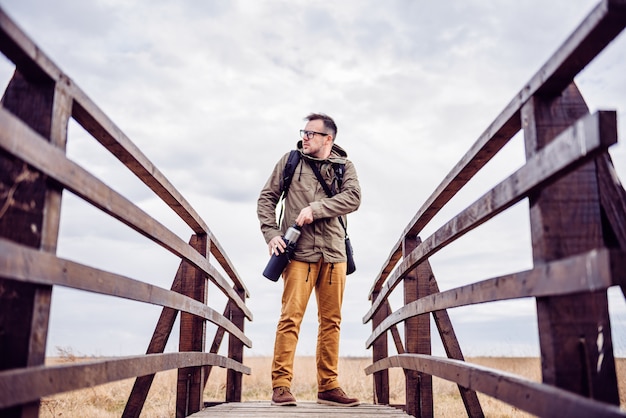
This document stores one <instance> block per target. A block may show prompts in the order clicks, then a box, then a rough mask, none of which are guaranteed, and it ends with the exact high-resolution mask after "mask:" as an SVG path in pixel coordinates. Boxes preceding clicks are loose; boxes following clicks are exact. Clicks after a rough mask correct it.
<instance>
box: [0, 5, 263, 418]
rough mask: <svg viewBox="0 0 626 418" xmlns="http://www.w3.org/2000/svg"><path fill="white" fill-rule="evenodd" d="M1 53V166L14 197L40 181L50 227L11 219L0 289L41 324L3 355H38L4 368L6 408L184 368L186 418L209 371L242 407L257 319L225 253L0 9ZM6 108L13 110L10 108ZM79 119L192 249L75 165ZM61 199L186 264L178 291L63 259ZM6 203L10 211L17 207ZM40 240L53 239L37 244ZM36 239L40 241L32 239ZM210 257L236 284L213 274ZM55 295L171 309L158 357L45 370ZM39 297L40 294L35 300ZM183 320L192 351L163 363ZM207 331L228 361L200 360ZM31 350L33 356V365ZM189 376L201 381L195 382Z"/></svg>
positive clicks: (144, 385)
mask: <svg viewBox="0 0 626 418" xmlns="http://www.w3.org/2000/svg"><path fill="white" fill-rule="evenodd" d="M0 51H1V52H2V53H3V54H4V55H5V56H6V57H7V58H8V59H9V60H11V61H12V62H13V63H14V64H15V67H16V71H15V74H14V77H13V79H12V80H11V83H10V84H9V87H8V88H7V92H8V94H5V97H4V98H3V105H5V106H6V107H0V126H1V127H2V128H1V129H0V151H2V152H0V159H2V162H3V164H5V163H6V166H7V167H9V168H10V171H9V172H7V175H6V176H5V177H6V178H3V182H7V183H11V182H14V184H10V187H13V188H17V187H18V186H19V183H20V182H21V181H22V180H21V177H20V176H21V174H20V170H22V172H23V174H24V175H25V176H27V177H28V178H29V179H30V178H33V179H38V180H37V181H38V183H37V185H38V187H35V188H33V191H30V193H31V194H30V195H29V199H30V201H32V202H37V205H38V206H37V207H36V208H34V209H35V211H34V213H35V214H37V215H41V219H43V220H41V219H36V220H35V221H33V223H30V224H29V223H28V222H26V221H24V220H23V219H22V218H21V217H20V216H18V215H16V214H15V213H14V211H12V212H10V214H9V216H7V217H5V218H4V219H3V224H2V226H3V228H4V229H3V231H2V237H0V280H1V281H3V284H4V285H5V286H9V287H11V289H15V292H16V293H20V292H22V290H23V289H25V290H27V291H24V292H22V293H23V294H20V296H19V298H20V300H19V304H20V306H21V308H20V314H24V315H29V314H33V315H34V316H37V318H34V319H33V321H32V324H22V322H15V323H16V325H15V326H13V328H11V329H10V330H9V331H10V333H11V334H12V335H13V334H15V335H16V336H18V338H15V339H14V341H15V344H11V345H10V346H6V347H2V348H3V350H2V351H3V354H4V353H5V352H7V353H8V352H9V351H11V353H14V352H16V351H19V350H24V351H29V353H28V354H27V355H26V356H25V358H26V359H27V360H26V361H22V357H21V356H20V358H19V359H13V357H11V360H10V361H9V362H8V363H6V362H5V363H6V364H5V363H3V369H10V370H4V371H0V409H2V410H4V408H7V407H12V406H18V407H19V408H17V409H15V410H14V411H17V412H19V411H18V409H20V410H21V408H26V409H28V411H29V413H31V412H33V411H36V408H37V403H36V402H37V401H38V400H39V399H40V398H41V397H42V396H48V395H53V394H56V393H60V392H63V391H67V390H74V389H80V388H85V387H89V386H93V385H98V384H102V383H108V382H111V381H114V380H119V379H124V378H129V377H137V376H143V377H148V376H149V375H151V374H152V375H153V374H154V373H156V372H159V371H163V370H168V369H173V368H178V369H179V379H178V382H177V385H178V387H177V390H176V392H177V411H187V412H194V411H197V410H198V409H199V408H200V407H201V405H202V388H203V387H204V380H205V379H207V378H208V374H206V375H205V374H204V372H205V371H209V370H210V368H208V367H207V366H219V367H226V368H228V369H229V371H228V376H227V379H226V385H227V386H228V388H227V393H228V395H227V398H228V399H227V400H229V401H236V400H239V399H240V398H241V373H247V374H249V373H250V369H249V368H248V367H246V366H244V365H243V364H242V363H241V361H242V360H243V346H244V345H245V346H247V347H251V346H252V341H251V340H250V339H249V338H248V337H247V336H246V335H245V333H244V322H245V319H246V318H247V319H248V320H252V318H253V315H252V312H251V310H250V309H249V308H248V307H247V306H246V304H245V300H246V298H247V297H249V291H248V289H247V288H246V286H245V284H244V282H243V280H242V279H241V277H240V276H239V274H238V273H237V271H236V269H235V267H234V265H233V263H232V262H231V260H230V259H229V257H228V256H227V254H226V252H225V250H224V248H223V247H222V246H221V244H220V243H219V241H218V240H217V238H216V237H215V236H214V235H213V233H212V232H211V231H210V230H209V228H208V226H207V224H206V223H205V221H204V220H203V219H202V218H201V217H200V215H199V214H198V212H197V211H196V210H195V209H194V208H193V207H192V206H191V205H190V204H189V202H188V201H187V200H186V199H185V198H184V197H183V196H182V194H181V193H180V192H179V191H178V190H177V189H176V188H175V187H174V186H173V185H172V184H171V183H170V181H169V180H168V179H167V178H166V177H165V176H164V175H163V173H162V172H161V171H160V170H159V169H158V168H157V167H156V166H155V165H154V164H153V163H152V162H151V161H150V160H149V159H148V158H147V157H146V156H145V155H144V153H143V152H142V151H141V150H140V149H139V148H138V147H137V146H136V145H135V144H134V143H133V142H132V141H131V140H130V139H129V138H128V137H127V136H126V135H125V134H124V132H122V130H121V129H119V128H118V126H117V125H116V124H115V123H114V122H113V121H112V120H111V119H110V118H109V117H108V116H107V115H106V114H105V113H104V112H103V111H102V110H101V109H100V108H99V107H98V106H97V105H96V104H95V103H94V102H93V101H92V100H91V98H90V97H89V96H88V95H87V94H86V93H85V92H84V91H82V90H81V89H80V88H79V87H78V85H76V84H75V83H74V82H73V81H72V79H71V78H70V77H68V76H67V75H66V74H64V73H63V72H62V71H61V70H60V69H59V67H57V66H56V65H55V64H54V63H53V62H52V60H51V59H49V58H48V56H47V55H46V54H45V53H44V52H43V51H41V50H40V49H39V47H38V46H37V45H36V44H35V43H34V42H33V41H32V40H31V39H30V38H29V37H28V36H27V35H26V34H25V33H24V32H23V31H22V30H21V29H20V28H19V27H18V26H17V25H16V24H15V23H14V22H13V21H12V20H11V19H10V18H9V17H8V16H7V15H6V14H5V13H4V11H3V10H2V8H0ZM7 97H9V99H8V100H7V101H4V99H5V98H7ZM33 98H35V99H33ZM38 101H39V102H38ZM33 103H35V104H36V105H38V104H41V103H45V105H42V106H36V105H33ZM48 112H49V113H48ZM70 118H74V120H75V121H76V122H77V123H78V124H79V125H80V126H82V128H84V129H85V131H86V132H87V133H89V134H90V135H91V136H93V138H94V139H95V140H97V141H98V142H99V143H100V144H102V145H103V146H104V148H105V149H106V150H107V151H108V152H110V153H111V154H113V155H114V156H115V157H116V158H117V159H118V160H119V161H120V162H121V163H122V164H123V165H124V166H125V167H127V168H128V169H129V171H131V172H132V173H133V174H134V175H135V176H137V177H138V178H139V179H140V180H141V181H142V182H143V183H144V184H145V185H146V186H148V188H149V189H150V190H151V191H153V192H154V193H155V194H156V196H157V197H158V198H160V199H161V200H162V201H163V202H164V203H165V204H166V205H168V206H169V207H170V209H172V210H173V211H174V212H175V213H176V214H177V215H178V216H179V217H180V218H181V219H182V220H183V221H184V222H185V223H186V224H187V225H188V226H189V227H190V228H191V230H192V231H193V233H194V235H192V237H191V239H190V242H189V243H187V242H185V241H184V240H183V239H181V238H180V237H179V236H178V235H177V234H175V233H174V232H173V231H171V230H170V229H168V228H167V227H166V226H164V225H163V224H161V223H160V222H159V221H158V220H156V219H155V218H152V217H151V216H149V215H148V214H147V213H146V212H144V211H143V210H142V209H141V208H139V207H138V206H137V205H136V204H135V203H133V202H131V201H130V200H128V199H126V198H125V197H124V196H122V195H121V194H120V193H118V192H117V191H115V190H113V189H112V188H110V187H108V186H107V185H106V184H104V182H102V181H101V180H100V179H98V178H97V177H96V176H94V175H92V174H91V173H90V172H89V171H88V170H86V169H84V168H83V167H81V166H80V165H79V164H77V163H75V162H74V161H72V160H71V159H69V158H68V157H67V156H66V154H65V143H66V141H67V126H68V122H69V119H70ZM63 190H68V191H70V192H72V193H74V194H75V195H76V196H78V197H79V198H81V199H83V200H84V201H86V202H88V203H90V204H92V205H93V206H95V207H96V208H98V209H99V210H100V211H102V212H104V213H106V214H108V215H110V216H112V217H114V218H115V219H117V220H119V221H120V222H122V223H124V224H125V225H127V226H129V227H130V228H132V229H133V230H135V231H136V232H138V233H140V234H142V235H144V236H145V237H147V238H148V239H150V240H152V241H153V242H154V243H156V244H158V245H160V246H161V247H163V248H165V249H166V250H167V251H169V252H171V253H172V254H174V255H176V256H177V257H179V258H180V259H181V263H180V266H179V270H178V272H177V275H176V278H175V279H174V284H173V285H172V289H170V290H167V289H163V288H160V287H158V286H154V285H151V284H148V283H145V282H142V281H139V280H135V279H132V278H129V277H124V276H121V275H118V274H114V273H111V272H108V271H103V270H99V269H95V268H92V267H89V266H86V265H82V264H79V263H76V262H72V261H69V260H64V259H61V258H58V257H56V255H55V253H56V241H57V239H58V230H59V228H58V226H59V218H60V210H61V192H62V191H63ZM42 196H43V198H42ZM7 202H8V206H7V207H10V206H11V202H9V201H7ZM33 204H34V203H33ZM39 230H44V233H42V234H41V235H37V234H38V233H39ZM29 231H34V232H33V234H32V235H33V236H34V238H32V237H31V235H29V234H30V233H31V232H29ZM35 232H36V233H37V234H35ZM41 236H43V237H44V239H43V240H41V239H40V237H41ZM7 238H8V239H7ZM12 239H15V241H12ZM41 250H43V251H41ZM209 254H211V255H212V256H213V258H214V260H215V261H216V262H217V263H218V264H219V265H220V267H221V268H222V270H223V271H224V272H225V274H226V276H227V277H223V273H220V271H218V270H217V269H216V267H214V265H213V264H211V262H210V260H209ZM211 261H213V260H211ZM207 278H208V279H209V280H210V281H211V282H212V283H214V284H215V285H216V286H217V288H219V289H220V291H221V292H223V293H224V294H225V295H226V296H227V298H228V300H227V307H226V310H225V314H224V315H221V314H220V313H218V312H217V311H215V310H214V309H212V308H210V307H209V306H208V305H207V304H206V286H207V281H206V279H207ZM229 279H230V281H232V283H231V282H230V281H229ZM53 286H65V287H71V288H75V289H80V290H83V291H88V292H93V293H100V294H105V295H111V296H114V297H120V298H125V299H129V300H134V301H139V302H145V303H150V304H155V305H159V306H162V307H163V313H162V315H161V318H160V319H159V321H158V322H157V328H156V329H155V332H154V335H153V341H152V342H151V345H150V346H149V347H148V351H150V353H148V354H147V355H146V356H138V357H128V358H117V359H109V360H102V361H97V362H91V363H81V364H77V365H72V366H59V367H56V366H53V367H46V366H43V361H44V358H45V335H46V334H47V326H48V321H47V315H49V310H50V303H51V294H52V288H53ZM30 290H33V292H32V293H29V291H30ZM39 292H42V293H39ZM5 299H6V298H5ZM7 306H8V305H6V306H5V307H4V311H5V312H7V315H11V314H14V313H12V312H9V309H8V308H7ZM5 312H2V313H3V315H4V314H5ZM178 313H181V315H180V317H181V320H180V328H181V332H180V340H179V349H180V350H182V351H183V352H181V353H171V354H158V353H157V352H158V351H163V349H164V347H165V343H166V341H167V338H168V337H169V333H170V332H171V330H172V327H173V325H174V321H175V318H176V316H177V315H178ZM206 321H209V322H211V323H213V324H215V325H217V330H216V341H217V340H218V339H219V340H220V341H221V339H222V336H223V335H224V333H225V332H228V333H229V335H230V336H231V339H230V340H229V350H228V351H229V352H228V357H223V356H219V355H217V354H216V352H217V347H211V350H212V351H213V352H211V353H204V352H203V351H204V347H205V342H204V340H205V337H206V336H205V326H206V324H205V322H206ZM42 336H43V338H42ZM30 341H34V344H35V345H36V347H34V350H32V351H33V353H32V355H31V353H30V351H31V349H32V347H33V346H32V345H29V344H30ZM192 374H193V375H194V376H202V377H203V378H202V379H197V378H195V377H194V378H190V377H189V376H192ZM150 381H151V379H150V378H148V379H144V380H142V381H141V382H140V383H139V385H138V387H137V388H136V389H137V390H133V393H132V394H131V398H132V399H129V402H128V404H127V408H126V409H125V411H124V416H128V417H130V416H139V414H140V413H141V408H142V405H143V401H144V400H145V396H146V395H147V392H148V390H149V385H150ZM186 383H190V384H189V385H187V384H186ZM142 398H143V399H142ZM28 403H29V404H28ZM25 404H28V405H25ZM11 413H13V411H12V412H11ZM185 413H186V412H185Z"/></svg>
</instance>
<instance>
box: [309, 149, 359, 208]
mask: <svg viewBox="0 0 626 418" xmlns="http://www.w3.org/2000/svg"><path fill="white" fill-rule="evenodd" d="M310 205H311V209H313V218H314V219H321V218H333V217H336V216H343V215H347V214H348V213H351V212H354V211H355V210H357V209H358V208H359V206H360V205H361V186H360V185H359V179H358V176H357V173H356V169H355V168H354V164H352V162H351V161H350V160H346V166H345V173H344V177H343V182H342V184H341V189H340V191H339V193H337V194H336V195H334V196H333V197H325V198H323V199H320V200H318V201H315V202H310Z"/></svg>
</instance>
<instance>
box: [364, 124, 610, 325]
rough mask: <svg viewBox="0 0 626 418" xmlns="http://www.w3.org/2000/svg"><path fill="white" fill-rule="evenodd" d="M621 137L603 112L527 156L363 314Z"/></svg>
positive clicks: (406, 263)
mask: <svg viewBox="0 0 626 418" xmlns="http://www.w3.org/2000/svg"><path fill="white" fill-rule="evenodd" d="M616 142H617V122H616V115H615V112H599V113H596V114H594V115H588V116H587V117H584V118H582V119H580V120H579V121H578V122H577V123H576V124H574V125H573V126H571V127H570V128H568V129H567V130H565V131H564V132H562V133H561V134H560V135H559V136H558V137H557V138H556V139H555V140H554V141H553V142H551V143H550V144H549V145H548V146H546V147H545V148H543V149H542V150H541V151H540V152H539V153H537V154H536V155H535V156H534V157H533V158H531V159H529V160H528V161H527V162H526V164H525V165H524V166H522V167H521V168H520V169H519V170H517V171H516V172H515V173H513V174H511V175H510V176H509V177H508V178H506V179H505V180H503V181H502V182H500V183H499V184H498V185H496V186H495V187H493V188H492V189H491V190H490V191H489V192H487V193H486V194H485V195H483V196H482V197H481V198H480V199H478V200H477V201H476V202H474V203H473V204H471V205H470V206H469V207H467V208H466V209H465V210H463V211H462V212H461V213H459V214H458V215H457V216H456V217H454V218H453V219H452V220H450V221H449V222H447V223H446V224H445V225H443V226H442V227H441V228H439V229H438V230H437V231H436V232H435V233H433V234H432V235H431V236H430V237H428V238H426V239H425V240H424V242H423V243H422V244H421V245H420V246H419V247H417V248H416V249H415V250H413V251H412V252H411V253H410V254H408V255H407V256H406V257H405V258H404V260H403V261H402V263H401V264H400V265H399V266H398V267H397V268H396V270H395V271H394V272H393V274H392V275H391V276H390V277H389V280H388V281H387V283H386V284H385V285H384V286H383V287H382V288H381V289H380V290H379V292H380V293H379V294H378V296H377V297H376V299H375V300H374V301H373V303H372V307H371V308H370V310H369V311H368V312H367V314H366V315H365V316H364V318H363V322H364V323H367V322H368V321H369V320H370V319H371V318H372V316H373V315H374V313H375V312H376V310H378V309H379V308H380V306H381V304H382V303H383V301H384V300H385V299H386V298H387V296H388V295H389V293H391V291H392V290H393V289H394V288H395V287H396V286H397V285H398V283H399V282H400V281H401V280H402V279H403V278H404V277H405V276H406V274H407V273H408V272H409V271H411V270H412V269H413V268H414V267H415V266H416V265H417V264H419V263H420V262H421V261H423V260H425V259H427V258H428V257H430V256H432V255H433V254H434V253H435V252H437V251H438V250H439V249H441V248H442V247H444V246H445V245H447V244H448V243H450V242H451V241H453V240H454V239H457V238H459V237H460V236H462V235H464V234H465V233H467V232H469V231H471V230H472V229H474V228H476V227H478V226H479V225H481V224H482V223H484V222H486V221H488V220H489V219H491V218H493V217H494V216H496V215H497V214H499V213H502V212H503V211H504V210H506V209H508V208H509V207H511V206H513V205H514V204H515V203H517V202H519V201H520V200H522V199H523V198H525V197H527V196H528V195H529V194H530V193H532V192H533V191H534V190H535V189H537V188H539V187H541V186H544V185H545V184H546V183H548V182H550V181H554V180H556V179H558V178H560V177H562V176H564V175H566V174H567V173H569V172H571V171H572V170H574V169H575V168H576V167H579V166H580V164H582V163H584V162H586V161H590V160H591V159H593V158H594V157H596V156H597V155H599V154H600V153H601V152H605V151H606V150H607V149H608V147H609V146H611V145H613V144H615V143H616Z"/></svg>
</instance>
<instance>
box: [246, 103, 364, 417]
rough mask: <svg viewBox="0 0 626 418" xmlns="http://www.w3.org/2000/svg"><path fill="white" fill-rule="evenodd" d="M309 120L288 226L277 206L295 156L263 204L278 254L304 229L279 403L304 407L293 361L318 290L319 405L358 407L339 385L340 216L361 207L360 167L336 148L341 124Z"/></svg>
mask: <svg viewBox="0 0 626 418" xmlns="http://www.w3.org/2000/svg"><path fill="white" fill-rule="evenodd" d="M305 120H307V123H306V125H305V127H304V129H303V130H301V131H300V136H301V138H302V140H301V141H299V142H298V145H297V148H298V150H299V151H300V153H301V154H302V157H301V159H300V163H299V164H298V166H297V167H296V171H295V172H294V175H293V179H292V181H291V185H290V187H289V192H288V193H287V197H286V198H285V200H284V217H283V219H282V223H281V226H280V227H279V226H278V224H277V222H276V206H277V205H278V203H279V200H280V195H281V181H282V175H283V169H284V168H285V163H286V162H287V159H288V157H289V153H286V154H285V155H284V156H283V157H282V158H281V159H280V161H278V163H277V164H276V167H275V168H274V171H273V172H272V175H271V176H270V178H269V179H268V181H267V183H266V184H265V187H263V190H262V191H261V194H260V196H259V200H258V206H257V214H258V217H259V221H260V223H261V232H262V233H263V236H264V237H265V241H266V242H267V246H268V249H269V252H270V255H271V254H279V252H284V251H285V248H286V244H285V241H283V239H282V237H281V236H282V235H283V234H284V233H285V231H286V230H287V228H288V227H289V226H290V225H293V224H297V225H299V226H301V235H300V238H299V240H298V242H297V247H296V250H295V252H294V255H293V258H292V260H291V262H290V263H289V264H288V265H287V267H286V268H285V270H284V271H283V295H282V308H281V315H280V319H279V321H278V326H277V328H276V339H275V343H274V360H273V363H272V389H273V395H272V404H273V405H296V399H295V397H294V396H293V395H292V394H291V390H290V389H291V380H292V378H293V361H294V356H295V352H296V344H297V343H298V334H299V331H300V324H301V323H302V318H303V316H304V312H305V310H306V306H307V303H308V300H309V298H310V296H311V292H312V291H313V289H315V296H316V300H317V308H318V323H319V328H318V333H317V354H316V361H317V386H318V394H317V402H318V403H323V404H329V405H336V406H355V405H358V404H359V400H358V399H356V398H350V397H348V396H347V395H346V394H345V392H344V391H343V390H342V389H341V387H340V385H339V382H338V380H337V374H338V372H337V366H338V362H339V331H340V324H341V304H342V301H343V292H344V288H345V282H346V251H345V243H344V238H345V230H344V228H343V227H342V226H341V223H340V222H339V217H340V216H345V215H346V214H348V213H350V212H354V211H355V210H357V209H358V207H359V205H360V203H361V188H360V186H359V181H358V178H357V174H356V171H355V169H354V165H353V164H352V162H351V161H350V160H348V159H347V158H346V157H347V153H346V152H345V151H344V150H343V149H342V148H341V147H339V146H338V145H336V144H335V138H336V136H337V126H336V125H335V122H334V121H333V120H332V118H330V117H329V116H327V115H324V114H317V113H313V114H310V115H308V116H307V117H306V118H305ZM309 161H311V162H313V164H315V165H316V166H317V167H318V168H319V171H320V173H321V175H322V177H323V178H324V180H325V181H326V184H327V185H328V186H329V187H330V189H331V190H334V191H335V193H336V194H334V195H333V197H328V196H327V195H326V193H325V192H324V188H323V187H322V185H321V184H320V182H319V180H318V179H317V177H316V175H315V173H314V172H313V170H312V167H311V166H310V165H309ZM333 163H335V164H345V173H344V176H343V180H342V182H341V185H338V184H337V183H338V181H337V179H336V176H335V171H334V169H333ZM344 225H345V220H344Z"/></svg>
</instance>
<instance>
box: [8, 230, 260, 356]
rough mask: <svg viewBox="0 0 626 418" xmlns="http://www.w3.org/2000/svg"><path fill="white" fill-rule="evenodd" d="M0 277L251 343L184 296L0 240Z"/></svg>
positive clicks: (229, 324)
mask: <svg viewBox="0 0 626 418" xmlns="http://www.w3.org/2000/svg"><path fill="white" fill-rule="evenodd" d="M0 276H2V277H8V278H11V279H13V280H17V281H21V282H24V283H38V284H47V285H58V286H64V287H69V288H72V289H78V290H85V291H88V292H92V293H100V294H103V295H109V296H116V297H120V298H124V299H130V300H136V301H139V302H146V303H151V304H154V305H159V306H163V307H168V308H172V309H176V310H178V311H182V312H188V313H191V314H194V315H197V316H200V317H202V318H204V319H206V320H208V321H209V322H212V323H214V324H215V325H218V326H220V327H222V328H224V329H225V330H226V331H228V332H229V333H230V334H232V335H233V336H234V337H236V338H237V339H239V340H240V341H241V342H243V343H244V344H245V345H246V346H247V347H252V341H251V340H250V339H249V338H248V337H246V335H245V334H244V333H243V332H242V331H241V330H240V329H239V328H237V327H236V326H234V325H233V324H232V322H230V321H228V320H227V319H226V318H225V317H224V316H222V315H220V314H219V313H217V312H216V311H215V310H213V309H211V308H209V307H208V306H207V305H205V304H203V303H200V302H198V301H196V300H193V299H191V298H189V297H187V296H184V295H181V294H179V293H177V292H172V291H170V290H167V289H163V288H161V287H158V286H154V285H151V284H148V283H145V282H141V281H139V280H134V279H131V278H128V277H124V276H121V275H119V274H115V273H110V272H107V271H103V270H98V269H96V268H93V267H89V266H85V265H83V264H80V263H76V262H73V261H69V260H64V259H62V258H58V257H55V256H54V255H52V254H49V253H46V252H42V251H37V250H33V249H31V248H28V247H25V246H23V245H19V244H15V243H13V242H11V241H8V240H5V239H2V238H0Z"/></svg>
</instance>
